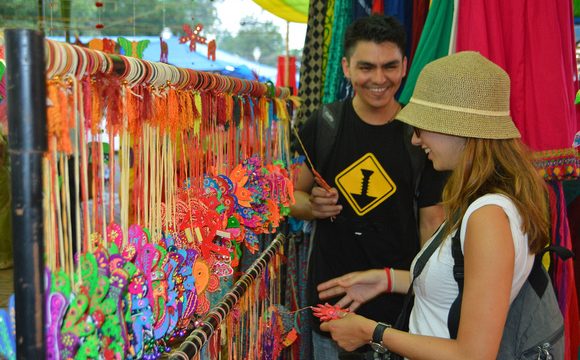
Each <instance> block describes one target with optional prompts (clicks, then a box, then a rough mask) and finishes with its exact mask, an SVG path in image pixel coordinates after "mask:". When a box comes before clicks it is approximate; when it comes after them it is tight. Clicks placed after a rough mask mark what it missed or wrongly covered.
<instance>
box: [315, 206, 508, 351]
mask: <svg viewBox="0 0 580 360" xmlns="http://www.w3.org/2000/svg"><path fill="white" fill-rule="evenodd" d="M464 259H465V269H464V270H465V281H464V291H463V302H462V307H461V320H460V323H459V331H458V336H457V339H456V340H450V339H442V338H436V337H429V336H418V335H411V334H408V333H405V332H402V331H398V330H393V329H387V330H386V331H385V333H384V335H383V343H384V345H385V346H386V347H387V348H388V349H390V350H392V351H394V352H396V353H399V354H401V355H403V356H405V357H407V358H409V359H425V360H430V359H433V360H435V359H451V360H453V359H495V358H496V356H497V352H498V349H499V344H500V342H501V337H502V333H503V328H504V325H505V320H506V317H507V313H508V309H509V298H510V292H511V285H512V278H513V272H514V245H513V239H512V235H511V231H510V226H509V220H508V218H507V215H506V214H505V212H504V211H503V209H501V207H499V206H496V205H488V206H484V207H482V208H480V209H478V210H476V211H475V212H473V214H472V215H471V216H470V218H469V220H468V223H467V232H466V235H465V245H464ZM375 326H376V322H375V321H372V320H369V319H366V318H363V317H361V316H358V315H354V314H349V315H347V316H345V317H344V318H343V319H340V320H335V321H330V322H327V323H324V324H322V326H321V329H322V330H324V331H330V332H331V333H332V337H333V339H335V340H336V341H337V342H338V344H339V345H340V346H341V347H343V348H345V349H346V350H353V349H356V348H358V347H360V346H361V345H363V344H365V343H368V342H369V341H370V340H371V337H372V333H373V331H374V328H375Z"/></svg>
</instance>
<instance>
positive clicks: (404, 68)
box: [403, 56, 407, 77]
mask: <svg viewBox="0 0 580 360" xmlns="http://www.w3.org/2000/svg"><path fill="white" fill-rule="evenodd" d="M405 76H407V57H406V56H403V77H405Z"/></svg>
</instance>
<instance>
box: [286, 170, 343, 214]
mask: <svg viewBox="0 0 580 360" xmlns="http://www.w3.org/2000/svg"><path fill="white" fill-rule="evenodd" d="M314 184H315V179H314V175H313V174H312V172H311V171H310V169H309V168H308V166H306V165H305V164H302V165H301V166H300V173H299V174H298V181H297V183H296V186H295V187H294V200H296V202H295V203H294V205H293V206H291V207H290V215H291V216H293V217H295V218H297V219H301V220H314V219H326V218H329V217H333V216H337V215H338V214H340V211H341V210H342V205H338V204H337V202H338V190H336V188H332V189H330V191H327V190H325V189H323V188H321V187H319V186H315V185H314Z"/></svg>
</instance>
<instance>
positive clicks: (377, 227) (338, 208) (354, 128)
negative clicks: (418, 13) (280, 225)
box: [292, 15, 445, 359]
mask: <svg viewBox="0 0 580 360" xmlns="http://www.w3.org/2000/svg"><path fill="white" fill-rule="evenodd" d="M344 51H345V57H344V58H343V59H342V66H343V71H344V74H345V76H346V77H347V78H348V79H349V80H350V82H351V84H352V86H353V89H354V92H355V96H354V98H352V99H348V100H344V101H343V102H341V103H338V104H333V105H330V106H329V107H326V109H320V110H319V112H325V111H326V113H327V114H328V113H332V112H334V113H335V115H334V117H333V120H334V121H332V123H336V126H337V131H336V136H334V137H333V139H332V144H331V148H330V151H329V156H325V158H324V160H323V159H317V156H321V155H319V154H320V151H319V150H320V149H317V145H318V146H319V147H320V146H322V145H321V142H322V141H323V140H321V134H323V133H324V132H322V133H321V132H320V129H317V128H318V127H320V126H323V124H322V121H323V120H321V119H322V116H321V115H320V113H319V112H316V113H314V114H313V116H312V117H311V118H310V119H309V120H308V121H307V122H306V123H305V124H304V127H303V129H302V131H301V135H300V136H301V139H302V142H303V143H304V146H305V149H306V151H307V153H308V155H309V156H310V158H311V160H312V163H313V166H314V167H315V169H316V170H317V171H318V172H319V173H320V174H321V175H322V178H324V179H325V180H326V181H327V182H328V183H329V184H330V186H332V189H331V190H329V191H327V190H325V189H324V188H323V187H321V186H320V185H321V184H320V183H318V184H316V180H315V177H314V176H313V172H312V171H311V169H310V168H308V166H307V165H302V168H301V172H300V175H299V178H298V183H297V185H296V187H295V189H296V191H295V197H296V204H295V205H294V206H293V208H292V216H294V217H296V218H300V219H308V220H316V231H315V236H314V241H313V248H312V253H311V256H310V264H309V274H308V290H307V291H308V297H309V303H310V305H316V304H319V303H321V301H320V299H319V298H318V293H317V289H316V287H317V285H318V284H320V283H322V282H324V281H326V280H329V279H332V278H335V277H337V276H340V275H343V274H346V273H349V272H353V271H359V270H364V269H368V268H369V267H371V266H374V267H388V268H404V269H408V268H409V266H410V264H411V261H412V259H413V257H414V256H415V254H416V253H417V251H418V250H419V246H420V245H419V244H420V243H421V244H422V243H423V242H424V241H426V240H427V239H428V238H429V237H430V236H431V234H433V232H434V231H435V230H436V228H437V227H438V226H439V225H440V224H441V222H442V220H443V218H444V214H443V210H442V208H441V207H440V206H439V205H437V203H438V202H439V200H440V195H441V189H442V187H443V184H444V181H445V174H442V173H437V172H435V171H434V170H433V168H432V164H431V163H430V162H429V161H427V160H425V154H424V153H422V152H420V153H419V154H417V153H414V154H413V153H412V151H413V150H412V146H409V145H410V136H409V135H408V134H409V130H410V128H409V127H408V126H406V125H404V124H403V123H400V122H398V121H393V119H394V117H395V115H396V114H397V113H398V111H399V110H400V109H401V105H400V104H399V103H398V102H397V101H396V100H395V98H394V97H395V94H396V92H397V90H398V89H399V87H400V85H401V81H402V80H403V77H404V76H405V75H406V67H407V59H406V57H405V56H404V53H405V31H404V29H403V27H402V26H401V25H400V24H399V23H398V22H397V21H396V20H395V19H394V18H392V17H385V16H379V15H373V16H370V17H367V18H362V19H359V20H357V21H355V22H354V23H353V24H352V25H351V26H350V27H349V28H348V29H347V32H346V35H345V44H344ZM337 109H338V110H337ZM324 141H326V142H328V141H329V140H324ZM407 143H409V144H407ZM410 149H411V150H410ZM417 156H419V157H422V158H421V164H422V166H421V169H420V170H416V169H415V171H414V169H413V164H412V162H415V163H416V161H415V159H412V157H414V158H416V157H417ZM418 172H419V173H420V174H421V175H420V176H419V175H418ZM419 179H420V180H419ZM416 184H417V186H416ZM416 208H418V214H417V211H415V209H416ZM417 215H418V219H417ZM418 224H419V230H420V231H418V226H417V225H418ZM387 274H388V271H386V272H385V276H387ZM336 300H338V299H336ZM402 300H403V296H401V295H394V294H385V295H383V296H380V297H378V298H377V299H375V300H374V301H372V302H369V303H366V304H364V305H362V306H361V307H360V308H359V310H358V311H357V313H359V314H361V315H363V316H365V317H369V318H371V319H373V320H376V321H386V322H389V323H394V322H395V320H396V318H397V316H398V314H399V312H400V310H401V307H402ZM313 329H314V332H313V342H314V344H313V345H314V346H313V348H314V357H315V359H336V358H338V352H339V349H338V347H337V345H336V343H334V342H333V341H332V339H330V338H328V337H327V335H326V334H325V335H322V333H321V332H320V330H319V323H318V322H317V321H315V324H313ZM361 351H362V350H361Z"/></svg>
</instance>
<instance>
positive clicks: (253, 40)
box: [217, 17, 285, 66]
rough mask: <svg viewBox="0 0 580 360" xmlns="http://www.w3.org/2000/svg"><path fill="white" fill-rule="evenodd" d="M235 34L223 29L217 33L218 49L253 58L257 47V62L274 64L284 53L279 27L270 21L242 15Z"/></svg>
mask: <svg viewBox="0 0 580 360" xmlns="http://www.w3.org/2000/svg"><path fill="white" fill-rule="evenodd" d="M240 25H241V28H240V31H238V34H237V35H236V36H233V35H232V34H231V33H230V32H228V31H224V32H222V33H219V34H218V35H217V45H218V49H221V50H224V51H228V52H231V53H234V54H236V55H239V56H241V57H243V58H246V59H248V60H255V59H254V50H255V49H256V48H258V49H259V53H260V58H259V62H260V63H262V64H266V65H270V66H276V65H277V61H278V60H277V59H278V56H279V55H284V49H285V46H284V39H283V38H282V35H281V34H280V29H279V28H278V27H277V26H276V25H275V24H274V23H272V22H271V21H265V22H261V21H259V20H257V19H256V18H253V17H244V18H243V19H242V21H241V22H240Z"/></svg>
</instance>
